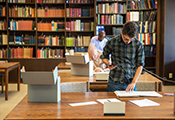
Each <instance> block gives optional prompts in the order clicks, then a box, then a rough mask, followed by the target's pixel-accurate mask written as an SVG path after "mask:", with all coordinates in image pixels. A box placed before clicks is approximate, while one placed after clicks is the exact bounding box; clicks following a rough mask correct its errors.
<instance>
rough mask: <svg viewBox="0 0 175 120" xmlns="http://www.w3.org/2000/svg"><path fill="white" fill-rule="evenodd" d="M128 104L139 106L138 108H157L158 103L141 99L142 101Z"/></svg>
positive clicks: (132, 101)
mask: <svg viewBox="0 0 175 120" xmlns="http://www.w3.org/2000/svg"><path fill="white" fill-rule="evenodd" d="M129 102H131V103H133V104H135V105H137V106H139V107H147V106H159V105H160V104H159V103H156V102H154V101H151V100H149V99H143V100H129Z"/></svg>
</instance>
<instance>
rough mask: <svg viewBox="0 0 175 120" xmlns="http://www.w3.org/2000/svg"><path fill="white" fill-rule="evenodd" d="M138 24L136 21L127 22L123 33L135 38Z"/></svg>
mask: <svg viewBox="0 0 175 120" xmlns="http://www.w3.org/2000/svg"><path fill="white" fill-rule="evenodd" d="M137 31H138V26H137V24H136V23H134V22H127V23H125V25H124V26H123V29H122V33H123V35H128V37H130V38H133V37H135V35H136V34H137Z"/></svg>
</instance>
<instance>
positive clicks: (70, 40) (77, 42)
mask: <svg viewBox="0 0 175 120" xmlns="http://www.w3.org/2000/svg"><path fill="white" fill-rule="evenodd" d="M90 41H91V36H79V35H78V36H77V37H66V46H89V43H90Z"/></svg>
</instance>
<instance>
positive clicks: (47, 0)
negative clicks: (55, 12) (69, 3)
mask: <svg viewBox="0 0 175 120" xmlns="http://www.w3.org/2000/svg"><path fill="white" fill-rule="evenodd" d="M36 2H37V3H64V2H65V0H36Z"/></svg>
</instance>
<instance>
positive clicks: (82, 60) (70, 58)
mask: <svg viewBox="0 0 175 120" xmlns="http://www.w3.org/2000/svg"><path fill="white" fill-rule="evenodd" d="M66 61H67V62H70V63H73V64H74V63H75V64H87V63H88V62H89V55H88V54H85V55H82V56H80V55H66Z"/></svg>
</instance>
